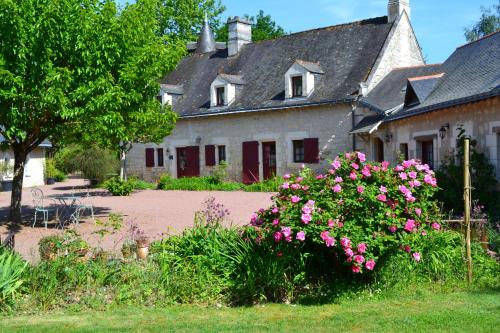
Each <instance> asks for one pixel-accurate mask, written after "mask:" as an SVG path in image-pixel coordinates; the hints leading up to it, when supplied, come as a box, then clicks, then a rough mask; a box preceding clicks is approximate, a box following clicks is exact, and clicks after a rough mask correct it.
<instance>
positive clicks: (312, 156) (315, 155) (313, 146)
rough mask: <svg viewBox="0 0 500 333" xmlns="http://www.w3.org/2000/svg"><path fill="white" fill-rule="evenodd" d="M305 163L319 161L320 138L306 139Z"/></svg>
mask: <svg viewBox="0 0 500 333" xmlns="http://www.w3.org/2000/svg"><path fill="white" fill-rule="evenodd" d="M304 163H309V164H314V163H319V140H318V138H309V139H304Z"/></svg>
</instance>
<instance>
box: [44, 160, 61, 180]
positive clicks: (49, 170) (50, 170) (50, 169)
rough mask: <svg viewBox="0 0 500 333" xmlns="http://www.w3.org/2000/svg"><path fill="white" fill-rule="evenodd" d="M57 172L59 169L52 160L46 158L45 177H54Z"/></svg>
mask: <svg viewBox="0 0 500 333" xmlns="http://www.w3.org/2000/svg"><path fill="white" fill-rule="evenodd" d="M58 173H60V171H59V170H57V168H56V164H55V162H54V160H53V159H51V158H47V159H46V160H45V178H46V179H48V178H56V176H57V174H58Z"/></svg>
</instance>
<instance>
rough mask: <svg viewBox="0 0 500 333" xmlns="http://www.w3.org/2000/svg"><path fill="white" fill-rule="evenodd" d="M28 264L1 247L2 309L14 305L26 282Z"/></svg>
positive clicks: (0, 283) (0, 306) (0, 295)
mask: <svg viewBox="0 0 500 333" xmlns="http://www.w3.org/2000/svg"><path fill="white" fill-rule="evenodd" d="M27 269H28V263H27V262H26V261H24V260H23V259H22V258H21V257H20V256H19V255H18V254H16V253H14V252H11V251H9V250H7V249H4V248H3V247H2V246H0V309H5V308H4V307H10V306H12V305H13V302H14V301H15V298H16V296H17V295H18V294H19V293H20V291H21V290H22V288H23V284H24V282H25V276H24V274H25V272H26V270H27Z"/></svg>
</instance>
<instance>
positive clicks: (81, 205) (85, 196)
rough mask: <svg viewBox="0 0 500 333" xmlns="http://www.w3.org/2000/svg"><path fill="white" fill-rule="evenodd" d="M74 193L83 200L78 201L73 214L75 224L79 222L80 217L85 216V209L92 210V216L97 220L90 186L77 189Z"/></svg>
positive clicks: (72, 218)
mask: <svg viewBox="0 0 500 333" xmlns="http://www.w3.org/2000/svg"><path fill="white" fill-rule="evenodd" d="M73 193H74V196H75V197H78V198H81V200H78V201H77V204H76V209H75V212H74V213H73V215H72V216H71V220H72V222H73V223H74V224H79V223H80V217H81V216H83V214H84V213H85V211H90V216H91V217H92V220H93V221H94V222H95V216H94V204H93V202H92V196H91V195H90V190H89V188H88V187H86V188H83V189H75V190H74V192H73Z"/></svg>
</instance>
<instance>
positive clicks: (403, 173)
mask: <svg viewBox="0 0 500 333" xmlns="http://www.w3.org/2000/svg"><path fill="white" fill-rule="evenodd" d="M399 178H401V179H402V180H407V179H408V175H407V174H406V173H405V172H400V173H399Z"/></svg>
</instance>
